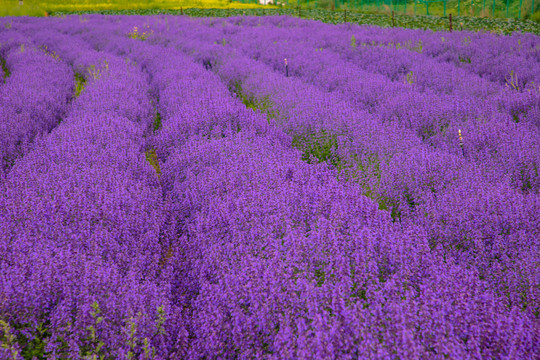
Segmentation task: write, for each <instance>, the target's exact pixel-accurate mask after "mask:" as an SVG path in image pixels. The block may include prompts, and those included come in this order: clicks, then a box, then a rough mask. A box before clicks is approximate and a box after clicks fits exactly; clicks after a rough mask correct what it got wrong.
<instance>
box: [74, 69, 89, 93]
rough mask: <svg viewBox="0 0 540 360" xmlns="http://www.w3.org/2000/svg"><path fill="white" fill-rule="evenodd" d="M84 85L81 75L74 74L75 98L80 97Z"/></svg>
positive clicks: (84, 80) (84, 81)
mask: <svg viewBox="0 0 540 360" xmlns="http://www.w3.org/2000/svg"><path fill="white" fill-rule="evenodd" d="M85 84H86V78H85V77H84V76H83V75H82V74H81V73H78V72H76V73H75V97H78V96H79V95H81V92H82V91H83V90H84V85H85Z"/></svg>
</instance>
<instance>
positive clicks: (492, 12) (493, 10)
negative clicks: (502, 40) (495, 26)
mask: <svg viewBox="0 0 540 360" xmlns="http://www.w3.org/2000/svg"><path fill="white" fill-rule="evenodd" d="M533 1H534V0H533ZM491 16H493V17H495V0H493V9H492V10H491Z"/></svg>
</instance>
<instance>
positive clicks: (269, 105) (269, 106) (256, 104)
mask: <svg viewBox="0 0 540 360" xmlns="http://www.w3.org/2000/svg"><path fill="white" fill-rule="evenodd" d="M230 91H231V92H233V93H234V94H236V95H237V96H238V97H240V99H241V100H242V103H243V104H244V105H245V106H246V107H247V108H248V109H252V110H253V111H257V110H259V111H261V112H262V113H265V114H266V115H267V119H268V122H270V120H272V119H276V118H279V111H277V109H275V105H274V103H273V102H272V101H271V100H270V96H264V97H263V98H260V99H259V98H256V97H255V96H253V95H251V94H248V93H247V92H246V91H244V89H243V88H242V84H241V83H240V82H235V83H234V84H233V86H232V87H230Z"/></svg>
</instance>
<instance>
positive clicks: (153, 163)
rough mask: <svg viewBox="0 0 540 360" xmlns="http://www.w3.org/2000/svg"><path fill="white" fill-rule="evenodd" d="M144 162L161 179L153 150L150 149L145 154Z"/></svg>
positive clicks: (159, 168)
mask: <svg viewBox="0 0 540 360" xmlns="http://www.w3.org/2000/svg"><path fill="white" fill-rule="evenodd" d="M145 156H146V161H148V163H149V164H150V166H152V167H153V168H154V170H155V171H156V174H157V175H158V178H159V177H161V167H160V165H159V159H158V156H157V153H156V150H155V149H150V150H147V151H146V152H145Z"/></svg>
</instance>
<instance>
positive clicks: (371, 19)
mask: <svg viewBox="0 0 540 360" xmlns="http://www.w3.org/2000/svg"><path fill="white" fill-rule="evenodd" d="M539 1H540V0H539ZM88 13H99V14H106V15H157V14H173V15H180V14H181V13H182V14H184V15H189V16H194V17H228V16H243V15H245V16H248V15H249V16H266V15H290V16H300V17H302V18H306V19H314V20H319V21H322V22H326V23H332V24H338V23H343V22H344V21H345V17H346V20H347V22H350V23H356V24H369V25H376V26H381V27H391V26H392V25H393V22H392V16H391V15H383V14H365V13H359V12H355V11H350V10H349V11H347V12H345V11H343V10H339V11H331V10H324V9H295V8H281V9H280V8H268V9H266V8H258V9H197V8H190V9H185V10H183V11H182V12H181V11H180V10H166V9H147V10H120V11H117V10H116V11H82V12H81V11H77V12H70V13H66V12H57V13H54V14H52V15H55V16H62V15H66V14H88ZM394 24H395V26H399V27H403V28H411V29H431V30H448V18H447V17H439V16H425V15H416V16H411V15H401V14H399V15H397V14H396V15H395V17H394ZM453 27H454V30H460V29H463V30H472V31H492V32H496V33H500V34H511V33H513V32H516V31H522V32H531V33H534V34H540V24H539V23H537V22H535V21H531V20H516V19H493V18H481V17H469V16H454V17H453Z"/></svg>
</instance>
